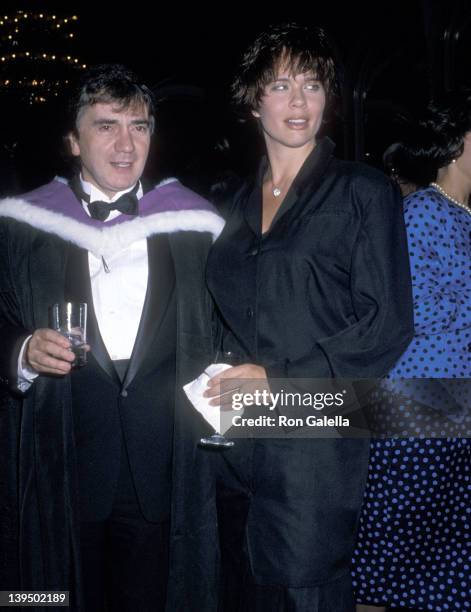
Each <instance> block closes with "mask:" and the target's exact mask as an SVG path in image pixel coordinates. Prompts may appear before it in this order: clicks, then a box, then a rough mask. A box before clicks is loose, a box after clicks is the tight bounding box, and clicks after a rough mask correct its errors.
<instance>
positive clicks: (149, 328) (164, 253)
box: [123, 234, 175, 388]
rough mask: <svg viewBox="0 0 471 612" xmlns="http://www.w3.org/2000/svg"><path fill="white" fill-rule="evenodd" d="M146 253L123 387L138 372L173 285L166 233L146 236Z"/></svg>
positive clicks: (173, 278) (162, 315)
mask: <svg viewBox="0 0 471 612" xmlns="http://www.w3.org/2000/svg"><path fill="white" fill-rule="evenodd" d="M147 256H148V261H149V273H148V280H147V291H146V298H145V301H144V307H143V309H142V315H141V321H140V323H139V329H138V331H137V336H136V341H135V343H134V347H133V351H132V355H131V360H130V363H129V368H128V370H127V372H126V376H125V378H124V381H123V388H126V387H128V386H129V385H130V383H131V381H132V380H133V379H134V377H135V376H136V374H137V373H138V371H139V369H140V367H141V365H142V363H143V361H144V359H145V357H146V355H147V352H148V350H149V348H150V346H151V345H152V342H153V340H154V338H155V336H156V334H157V333H158V331H159V328H160V325H161V324H162V321H163V319H164V316H165V313H166V310H167V307H168V304H169V301H170V298H171V296H172V294H173V291H174V289H175V269H174V264H173V259H172V254H171V251H170V245H169V241H168V236H167V235H166V234H156V235H154V236H152V237H151V238H148V240H147Z"/></svg>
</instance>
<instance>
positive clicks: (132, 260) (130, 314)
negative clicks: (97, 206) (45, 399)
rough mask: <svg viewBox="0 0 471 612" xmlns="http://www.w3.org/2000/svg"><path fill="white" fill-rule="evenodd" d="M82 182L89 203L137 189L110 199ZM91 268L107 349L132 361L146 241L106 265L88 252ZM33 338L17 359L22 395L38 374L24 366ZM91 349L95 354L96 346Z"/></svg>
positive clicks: (141, 301)
mask: <svg viewBox="0 0 471 612" xmlns="http://www.w3.org/2000/svg"><path fill="white" fill-rule="evenodd" d="M80 180H81V183H82V188H83V191H84V192H85V193H86V194H87V195H89V196H90V202H94V201H96V200H101V201H104V202H110V203H112V202H114V201H116V200H117V199H118V198H119V197H120V196H122V195H123V194H124V193H127V192H128V191H131V190H132V189H133V188H134V185H133V186H132V187H130V188H129V189H125V190H124V191H119V192H118V193H116V194H115V195H114V196H113V197H112V198H109V197H107V196H106V195H105V194H104V193H102V192H101V191H100V190H99V189H98V188H97V187H95V186H94V185H92V184H91V183H88V182H86V181H84V180H83V179H82V177H81V178H80ZM142 194H143V192H142V187H141V186H139V189H138V191H137V194H136V195H137V197H138V199H140V198H141V197H142ZM82 206H83V208H84V210H85V212H86V213H87V215H90V213H89V211H88V205H87V203H86V202H84V201H82ZM119 215H121V212H120V211H119V210H112V211H111V212H110V215H109V217H108V218H107V219H106V220H105V221H104V223H107V222H108V221H111V220H112V219H115V218H116V217H118V216H119ZM88 266H89V272H90V281H91V288H92V298H93V307H94V310H95V315H96V319H97V322H98V327H99V329H100V334H101V337H102V339H103V342H104V344H105V347H106V349H107V351H108V353H109V355H110V357H111V359H113V360H117V359H129V358H130V357H131V353H132V349H133V346H134V342H135V340H136V336H137V330H138V328H139V322H140V320H141V314H142V308H143V306H144V300H145V297H146V291H147V277H148V271H149V266H148V258H147V240H145V239H142V240H136V242H134V243H132V244H130V245H129V246H127V247H126V248H124V249H121V250H117V251H116V252H115V253H112V254H111V255H110V256H108V257H107V258H106V262H105V261H104V260H103V259H101V258H98V257H96V256H95V255H93V254H92V253H91V252H89V253H88ZM30 338H31V336H29V337H28V338H27V339H26V340H25V342H24V343H23V346H22V348H21V351H20V355H19V358H18V389H19V390H20V391H23V392H24V391H26V390H27V389H28V388H29V387H30V386H31V384H32V382H33V381H34V379H35V378H36V377H37V376H38V373H37V372H36V371H35V370H33V369H32V368H30V367H29V366H26V367H23V355H24V351H25V348H26V343H27V342H28V340H29V339H30ZM91 350H92V351H93V347H91Z"/></svg>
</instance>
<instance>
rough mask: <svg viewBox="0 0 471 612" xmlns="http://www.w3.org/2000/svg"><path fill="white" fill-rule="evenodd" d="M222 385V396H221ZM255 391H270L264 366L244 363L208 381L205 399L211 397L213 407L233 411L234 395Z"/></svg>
mask: <svg viewBox="0 0 471 612" xmlns="http://www.w3.org/2000/svg"><path fill="white" fill-rule="evenodd" d="M221 384H222V385H223V387H222V393H223V394H222V395H221ZM255 391H260V392H261V393H263V391H268V392H269V391H270V387H269V385H268V379H267V373H266V370H265V368H263V367H262V366H258V365H255V364H254V363H244V364H242V365H238V366H234V367H232V368H229V369H227V370H224V372H221V373H220V374H218V375H217V376H213V378H211V379H210V380H209V381H208V389H207V391H205V392H204V396H205V397H211V398H213V399H211V401H210V402H209V403H210V404H211V406H221V408H222V409H223V410H232V396H233V394H234V393H238V394H245V393H250V394H253V393H254V392H255Z"/></svg>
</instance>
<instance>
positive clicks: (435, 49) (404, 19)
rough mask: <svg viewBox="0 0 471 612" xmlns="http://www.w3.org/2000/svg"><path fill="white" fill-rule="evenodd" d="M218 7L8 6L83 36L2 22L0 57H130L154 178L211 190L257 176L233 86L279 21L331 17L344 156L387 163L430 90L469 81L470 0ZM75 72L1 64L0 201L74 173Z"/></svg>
mask: <svg viewBox="0 0 471 612" xmlns="http://www.w3.org/2000/svg"><path fill="white" fill-rule="evenodd" d="M39 5H40V6H39ZM209 6H210V5H209V4H208V5H207V6H205V5H204V4H199V3H195V4H193V5H190V6H187V5H183V4H181V5H180V4H177V3H175V2H174V3H166V4H165V5H163V4H162V3H160V4H158V3H152V2H151V3H146V4H144V3H137V2H134V3H129V4H126V3H123V4H118V3H116V4H110V3H100V4H98V3H91V4H89V5H83V4H82V5H81V4H79V3H75V2H69V3H66V2H62V3H53V2H52V3H51V2H43V3H39V2H35V3H21V2H16V3H14V4H13V3H10V4H8V3H2V5H1V8H0V13H3V15H7V16H8V17H9V18H11V17H13V16H14V14H15V13H16V11H19V10H22V11H23V12H26V11H29V12H30V14H31V15H32V14H34V15H37V14H39V13H40V12H42V13H43V15H44V19H46V18H47V17H49V18H50V17H51V15H52V14H55V15H56V18H57V19H63V18H64V17H70V16H72V15H76V16H77V17H78V20H77V21H76V22H74V24H73V28H71V30H70V31H71V32H73V33H74V38H73V40H67V39H66V38H65V37H64V36H63V35H62V34H61V33H55V32H52V33H51V31H50V30H51V28H47V27H44V28H42V25H41V23H39V20H38V19H35V20H34V23H33V22H32V21H31V20H30V21H29V22H28V24H26V23H25V25H24V27H23V26H22V27H21V28H19V32H18V33H17V34H15V33H14V34H13V40H10V39H8V37H7V35H8V34H9V33H10V31H11V26H8V27H7V25H8V24H7V25H4V26H1V25H0V56H1V55H2V54H3V55H5V54H6V55H8V54H11V53H12V52H14V51H15V50H17V51H22V50H23V51H24V49H25V48H26V47H28V48H29V49H31V51H32V52H35V53H37V52H46V53H48V54H49V55H50V54H52V53H55V54H56V55H57V57H59V56H60V55H64V54H68V53H70V54H71V56H72V57H77V58H78V59H79V62H78V65H79V66H80V65H82V64H86V65H91V64H93V63H99V62H121V63H125V64H126V65H128V66H130V67H131V68H133V69H135V70H136V71H137V72H138V73H139V74H140V75H142V77H143V79H144V80H145V81H146V82H147V83H148V84H149V85H151V86H152V87H153V89H154V91H155V92H156V95H157V99H158V100H159V104H158V113H157V131H156V137H155V142H154V144H153V149H152V154H151V157H150V160H149V164H148V169H147V174H148V175H149V177H150V178H151V179H152V180H159V179H161V178H164V177H166V176H169V175H177V176H178V177H179V178H180V179H181V180H183V182H185V183H186V184H188V185H189V186H191V187H193V188H195V189H196V190H197V191H199V192H201V193H203V194H205V195H207V193H208V190H209V186H210V185H211V184H212V183H214V181H217V180H218V179H219V178H220V176H221V175H224V174H225V172H226V171H228V170H231V171H233V172H235V173H236V174H237V175H243V174H245V173H247V172H249V171H251V170H252V169H253V167H254V164H255V161H256V159H257V157H258V154H259V152H260V140H259V139H258V138H257V134H256V133H255V132H254V129H253V126H247V125H242V124H241V123H240V122H239V121H238V120H237V119H236V118H235V116H234V114H233V113H232V111H231V109H230V105H229V93H228V86H229V83H230V81H231V78H232V75H233V73H234V70H235V67H236V65H237V62H238V60H239V58H240V56H241V53H242V51H243V50H244V48H245V47H246V46H247V44H248V43H249V42H250V41H251V40H252V39H253V37H254V36H255V35H256V34H257V33H258V32H259V31H260V30H262V29H263V28H264V27H266V25H268V24H269V23H274V22H279V21H285V20H295V21H299V22H302V23H307V24H313V25H321V26H323V27H325V28H326V29H327V31H328V32H329V33H330V35H331V37H332V38H333V39H334V41H335V43H336V45H337V48H338V55H339V58H340V59H341V62H342V65H343V73H344V88H343V97H342V103H341V107H340V108H339V111H340V112H339V115H338V117H337V120H336V122H335V125H332V126H330V133H331V135H332V136H333V137H334V140H335V141H336V143H337V154H338V155H340V156H342V157H345V158H348V159H357V160H362V161H367V162H368V163H372V164H374V165H376V166H378V167H380V166H381V157H382V153H383V151H384V150H385V148H386V147H387V146H388V145H389V144H391V143H392V142H394V141H396V140H398V139H400V138H401V136H402V135H403V134H404V131H405V130H407V121H408V120H410V119H412V118H414V117H416V116H418V115H419V114H420V112H421V109H422V108H423V106H424V105H425V104H426V102H427V100H428V99H429V98H430V97H431V96H433V95H438V94H440V93H441V92H443V91H447V90H450V89H453V88H457V87H463V86H469V85H471V62H470V61H469V58H470V57H471V55H470V52H471V2H470V1H469V0H410V1H408V2H406V1H398V2H384V1H379V0H378V1H377V2H370V1H367V2H361V1H357V2H336V1H335V0H324V2H310V3H306V2H304V3H302V4H301V3H300V2H297V3H294V2H290V3H285V8H284V9H283V8H275V7H274V3H256V2H251V3H249V2H239V3H230V2H219V3H217V4H215V5H211V6H213V8H209ZM31 15H30V16H31ZM0 19H1V14H0ZM26 21H27V20H25V22H26ZM31 24H33V25H31ZM68 27H69V26H68ZM41 28H42V29H41ZM15 39H16V40H15ZM77 71H78V69H77V68H76V67H75V66H74V65H72V66H71V65H70V64H68V63H63V62H62V61H55V62H54V63H52V62H46V61H42V60H40V59H39V60H38V59H35V60H33V61H31V60H28V61H26V60H22V61H19V60H15V61H13V60H11V59H10V60H8V61H4V62H0V104H1V108H0V110H1V115H0V116H1V137H0V193H1V194H2V195H5V194H10V193H18V192H21V191H24V190H27V189H30V188H33V187H35V186H37V185H39V184H41V183H42V182H45V181H46V180H49V179H50V178H52V177H53V176H54V174H56V173H61V174H64V173H66V172H67V168H66V166H65V165H64V160H63V158H62V157H61V156H60V155H59V153H58V152H59V150H60V148H61V134H62V130H63V117H62V112H61V111H62V109H63V106H64V98H65V96H66V95H67V89H68V87H69V86H70V82H71V81H72V79H73V77H74V75H76V74H77ZM20 77H28V79H29V80H31V79H33V78H37V79H38V80H39V81H41V80H43V79H45V80H46V81H47V82H50V81H52V82H54V83H55V85H54V87H55V89H54V90H53V91H50V92H45V93H44V92H43V93H44V95H43V96H42V97H44V100H45V101H43V102H34V101H33V102H32V95H33V94H32V93H31V88H29V89H28V88H27V87H24V86H22V87H16V86H15V85H14V82H15V79H18V78H20ZM7 80H8V81H9V84H8V85H5V81H7ZM66 80H67V81H69V83H68V84H66V83H65V81H66ZM12 85H13V86H12ZM35 92H36V93H37V92H39V93H41V92H40V88H37V89H36V90H35ZM33 93H34V92H33ZM55 93H57V94H58V95H54V94H55Z"/></svg>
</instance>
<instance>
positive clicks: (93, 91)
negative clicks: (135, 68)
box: [68, 64, 154, 131]
mask: <svg viewBox="0 0 471 612" xmlns="http://www.w3.org/2000/svg"><path fill="white" fill-rule="evenodd" d="M99 103H101V104H109V103H117V104H118V105H119V106H121V107H122V108H123V110H124V109H127V108H129V107H134V106H137V107H139V106H144V107H145V108H147V109H148V111H149V117H150V121H151V128H153V126H154V100H153V94H152V92H151V90H150V89H149V88H148V87H147V86H146V85H144V84H143V83H141V81H140V80H139V78H138V77H137V75H135V74H134V72H132V71H131V70H129V69H128V68H126V67H125V66H122V65H120V64H99V65H97V66H93V67H92V68H90V69H89V70H87V72H85V73H84V74H83V76H82V78H81V79H80V80H79V82H78V84H77V87H76V89H75V91H74V93H73V95H72V97H71V99H70V102H69V113H68V115H69V119H68V122H69V130H70V131H76V130H77V123H78V120H79V119H80V114H81V112H82V110H83V109H84V108H86V107H87V106H92V105H93V104H99Z"/></svg>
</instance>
